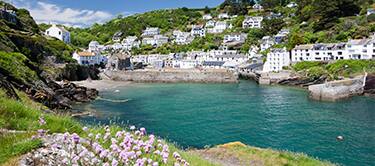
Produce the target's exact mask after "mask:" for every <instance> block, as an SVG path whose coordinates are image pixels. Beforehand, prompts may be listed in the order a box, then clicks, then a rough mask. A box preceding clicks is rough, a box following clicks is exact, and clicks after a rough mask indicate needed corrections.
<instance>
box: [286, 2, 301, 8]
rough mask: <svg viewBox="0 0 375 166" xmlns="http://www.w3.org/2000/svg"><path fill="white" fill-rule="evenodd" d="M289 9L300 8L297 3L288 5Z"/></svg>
mask: <svg viewBox="0 0 375 166" xmlns="http://www.w3.org/2000/svg"><path fill="white" fill-rule="evenodd" d="M286 7H288V8H295V7H298V4H297V3H296V2H290V3H289V4H288V5H286Z"/></svg>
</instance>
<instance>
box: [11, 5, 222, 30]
mask: <svg viewBox="0 0 375 166" xmlns="http://www.w3.org/2000/svg"><path fill="white" fill-rule="evenodd" d="M6 1H8V2H11V3H12V4H14V5H15V6H16V7H19V8H26V9H28V10H29V11H30V13H31V15H32V16H33V17H34V19H35V20H36V21H37V22H39V23H59V24H65V25H68V26H89V25H91V24H93V23H103V22H105V21H108V20H109V19H111V18H113V17H115V16H117V15H118V14H123V15H129V14H134V13H143V12H146V11H151V10H155V9H166V8H178V7H188V8H203V7H205V6H209V7H214V6H217V5H219V4H220V3H222V2H223V1H224V0H6Z"/></svg>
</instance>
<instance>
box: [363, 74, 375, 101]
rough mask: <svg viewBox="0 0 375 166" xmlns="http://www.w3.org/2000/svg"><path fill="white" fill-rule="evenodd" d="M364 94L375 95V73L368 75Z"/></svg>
mask: <svg viewBox="0 0 375 166" xmlns="http://www.w3.org/2000/svg"><path fill="white" fill-rule="evenodd" d="M364 94H365V95H366V96H370V97H375V74H369V75H367V78H366V84H365V87H364Z"/></svg>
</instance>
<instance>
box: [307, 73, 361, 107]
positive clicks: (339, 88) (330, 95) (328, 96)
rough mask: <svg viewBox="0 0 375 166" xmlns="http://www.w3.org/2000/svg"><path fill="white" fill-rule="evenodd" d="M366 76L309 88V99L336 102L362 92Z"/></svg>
mask: <svg viewBox="0 0 375 166" xmlns="http://www.w3.org/2000/svg"><path fill="white" fill-rule="evenodd" d="M365 80H366V76H360V77H356V78H354V79H348V80H340V81H333V82H327V83H325V84H318V85H311V86H309V92H310V97H311V98H312V99H316V100H323V101H337V100H340V99H345V98H348V97H351V96H355V95H362V94H363V92H364V86H365Z"/></svg>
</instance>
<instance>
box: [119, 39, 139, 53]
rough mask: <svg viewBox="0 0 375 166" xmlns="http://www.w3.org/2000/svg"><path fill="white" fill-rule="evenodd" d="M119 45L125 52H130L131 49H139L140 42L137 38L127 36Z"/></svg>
mask: <svg viewBox="0 0 375 166" xmlns="http://www.w3.org/2000/svg"><path fill="white" fill-rule="evenodd" d="M121 44H122V46H123V48H124V49H125V50H127V51H130V50H132V49H133V48H139V46H140V45H141V42H140V41H139V40H138V38H137V36H128V37H126V38H125V39H124V40H122V42H121Z"/></svg>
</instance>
